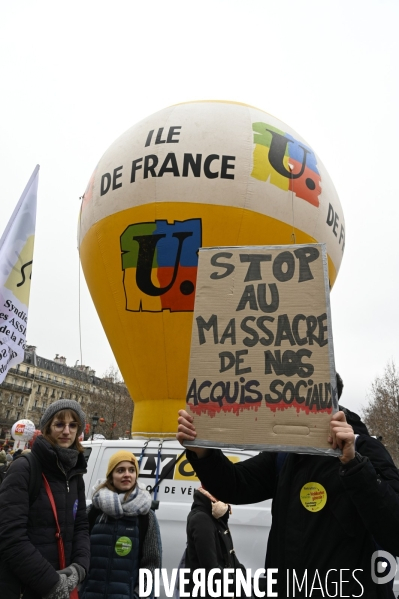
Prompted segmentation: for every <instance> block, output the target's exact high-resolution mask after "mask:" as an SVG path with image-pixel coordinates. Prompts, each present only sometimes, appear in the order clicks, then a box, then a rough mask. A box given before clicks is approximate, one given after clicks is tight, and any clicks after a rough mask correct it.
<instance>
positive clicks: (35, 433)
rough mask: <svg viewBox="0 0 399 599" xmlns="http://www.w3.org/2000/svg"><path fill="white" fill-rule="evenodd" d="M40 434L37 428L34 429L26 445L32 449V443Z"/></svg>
mask: <svg viewBox="0 0 399 599" xmlns="http://www.w3.org/2000/svg"><path fill="white" fill-rule="evenodd" d="M41 434H42V431H39V430H38V429H36V430H35V432H34V433H33V437H32V439H31V440H30V441H29V443H28V446H29V447H30V449H32V445H33V443H34V442H35V441H36V439H37V437H38V436H39V435H41Z"/></svg>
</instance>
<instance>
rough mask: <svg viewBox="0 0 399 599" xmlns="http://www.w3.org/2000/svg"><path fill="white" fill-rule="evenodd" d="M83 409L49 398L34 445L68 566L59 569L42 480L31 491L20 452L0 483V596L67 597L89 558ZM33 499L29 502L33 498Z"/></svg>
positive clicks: (52, 522)
mask: <svg viewBox="0 0 399 599" xmlns="http://www.w3.org/2000/svg"><path fill="white" fill-rule="evenodd" d="M84 427H85V414H84V412H83V411H82V409H81V407H80V405H79V404H78V402H76V401H73V400H70V399H61V400H59V401H56V402H54V403H52V404H51V405H50V406H49V407H48V408H47V410H46V411H45V412H44V414H43V416H42V419H41V421H40V429H41V431H42V433H43V434H42V436H40V437H38V438H37V439H36V441H35V442H34V444H33V446H32V452H31V456H29V457H30V458H32V459H34V460H37V462H38V464H39V465H40V470H41V472H42V473H43V475H44V476H45V478H46V479H47V481H48V483H49V486H50V489H51V491H52V494H53V497H54V501H55V506H56V510H57V517H58V522H59V525H60V528H61V537H62V540H63V544H64V551H65V563H66V566H67V567H66V569H63V570H61V566H60V558H59V551H58V546H57V539H56V523H55V518H54V513H53V511H52V508H51V504H50V501H49V497H48V495H47V492H46V489H45V486H44V482H43V481H42V484H41V486H40V491H39V494H38V496H37V497H36V498H32V497H30V496H29V488H30V487H29V481H30V475H31V469H30V463H29V461H28V459H27V458H26V456H21V457H20V458H19V459H18V460H16V461H15V462H13V463H12V466H11V467H10V469H9V471H8V472H7V476H6V477H5V479H4V482H3V483H2V485H1V486H0V597H1V598H3V597H4V599H20V597H22V598H23V599H69V597H70V593H71V591H73V590H74V589H75V588H76V587H77V585H78V584H79V583H80V582H81V581H82V580H83V579H84V578H85V576H86V572H87V570H88V568H89V562H90V541H89V525H88V520H87V514H86V501H85V489H84V482H83V477H82V475H83V474H84V473H85V472H86V461H85V459H84V456H83V447H82V446H81V445H80V443H79V440H78V437H79V434H80V433H81V431H82V430H84ZM33 499H34V501H33V503H32V500H33Z"/></svg>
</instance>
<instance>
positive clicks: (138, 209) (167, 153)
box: [78, 101, 345, 434]
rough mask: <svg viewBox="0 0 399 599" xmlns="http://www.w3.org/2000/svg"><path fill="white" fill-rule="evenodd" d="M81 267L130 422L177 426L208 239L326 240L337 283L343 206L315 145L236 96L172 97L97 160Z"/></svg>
mask: <svg viewBox="0 0 399 599" xmlns="http://www.w3.org/2000/svg"><path fill="white" fill-rule="evenodd" d="M78 235H79V247H80V257H81V262H82V267H83V271H84V274H85V277H86V281H87V284H88V287H89V289H90V293H91V295H92V298H93V301H94V303H95V306H96V308H97V311H98V314H99V317H100V319H101V322H102V324H103V326H104V329H105V332H106V334H107V337H108V340H109V342H110V344H111V347H112V349H113V352H114V354H115V357H116V360H117V362H118V365H119V368H120V370H121V373H122V375H123V377H124V380H125V382H126V384H127V386H128V389H129V392H130V394H131V396H132V398H133V400H134V402H135V410H134V418H133V425H132V430H133V431H134V432H136V433H138V432H143V433H163V434H166V433H169V432H170V433H173V432H174V431H175V430H176V413H177V410H178V409H179V408H182V407H184V405H185V394H186V385H187V375H188V364H189V353H190V341H191V325H192V313H193V307H194V296H195V283H196V271H197V260H198V256H197V250H198V248H199V247H200V246H202V247H208V246H240V245H269V244H290V243H292V244H294V243H315V242H324V243H326V244H327V253H328V267H329V278H330V284H331V286H332V285H333V284H334V281H335V279H336V276H337V273H338V270H339V267H340V263H341V259H342V253H343V250H344V245H345V223H344V217H343V213H342V208H341V205H340V202H339V199H338V196H337V193H336V191H335V189H334V186H333V184H332V182H331V179H330V177H329V176H328V174H327V172H326V170H325V168H324V166H323V164H322V163H321V161H320V159H319V158H318V156H317V155H316V154H315V152H314V150H313V149H312V147H311V146H310V145H309V144H308V143H306V142H305V141H304V140H303V139H302V137H300V136H299V135H298V134H297V133H296V132H295V131H293V130H292V129H291V128H290V127H289V126H288V125H285V124H284V123H282V122H281V121H279V120H277V119H276V118H274V117H273V116H271V115H269V114H267V113H266V112H263V111H261V110H258V109H256V108H253V107H250V106H246V105H243V104H238V103H233V102H216V101H210V102H191V103H186V104H180V105H177V106H171V107H169V108H166V109H164V110H161V111H160V112H157V113H156V114H154V115H152V116H150V117H148V118H146V119H144V120H143V121H141V122H140V123H138V124H137V125H135V126H133V127H132V128H131V129H129V130H128V131H127V132H126V133H124V134H123V135H122V136H121V137H119V139H117V140H116V141H115V142H114V144H113V145H112V146H111V147H110V148H109V149H108V150H107V151H106V153H105V154H104V155H103V157H102V158H101V160H100V161H99V163H98V165H97V167H96V169H95V171H94V173H93V175H92V177H91V179H90V181H89V184H88V187H87V190H86V192H85V194H84V198H83V202H82V209H81V215H80V223H79V234H78Z"/></svg>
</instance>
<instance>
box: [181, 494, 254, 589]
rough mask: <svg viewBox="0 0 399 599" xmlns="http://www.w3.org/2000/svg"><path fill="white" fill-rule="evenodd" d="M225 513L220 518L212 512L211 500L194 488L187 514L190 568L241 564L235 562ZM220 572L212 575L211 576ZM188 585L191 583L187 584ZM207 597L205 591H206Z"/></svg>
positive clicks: (187, 557) (227, 514) (223, 566)
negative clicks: (215, 516)
mask: <svg viewBox="0 0 399 599" xmlns="http://www.w3.org/2000/svg"><path fill="white" fill-rule="evenodd" d="M228 518H229V513H228V512H226V514H225V515H224V516H222V517H221V518H214V517H213V516H212V503H211V500H210V499H209V498H208V497H206V495H204V494H203V493H201V492H200V491H195V492H194V502H193V504H192V507H191V511H190V513H189V515H188V517H187V554H186V564H185V567H189V568H190V569H191V570H195V569H197V568H205V570H206V572H207V574H208V573H209V571H210V570H212V568H219V569H220V570H221V571H223V570H224V569H225V568H234V569H237V568H240V569H241V568H243V566H242V565H241V564H240V563H239V561H238V559H237V557H236V555H235V551H234V547H233V540H232V538H231V533H230V530H229V527H228V525H227V523H228ZM216 579H218V580H220V579H221V576H215V580H216ZM189 589H190V590H191V589H192V583H191V585H189ZM206 596H207V597H208V595H206Z"/></svg>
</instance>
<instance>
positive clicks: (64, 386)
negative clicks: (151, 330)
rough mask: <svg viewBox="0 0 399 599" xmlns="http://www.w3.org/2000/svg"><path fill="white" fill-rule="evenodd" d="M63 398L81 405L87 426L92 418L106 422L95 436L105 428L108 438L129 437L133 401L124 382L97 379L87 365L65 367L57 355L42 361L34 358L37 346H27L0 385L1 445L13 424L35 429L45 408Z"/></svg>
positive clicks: (108, 378)
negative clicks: (23, 422)
mask: <svg viewBox="0 0 399 599" xmlns="http://www.w3.org/2000/svg"><path fill="white" fill-rule="evenodd" d="M64 398H66V399H74V400H76V401H78V402H79V403H80V404H81V405H82V408H83V410H84V412H85V413H86V419H87V422H88V423H89V424H90V423H91V418H92V416H94V415H98V417H100V418H104V419H105V422H104V425H103V426H102V423H100V425H99V426H97V430H96V432H97V433H104V432H105V429H107V430H108V435H105V436H106V437H107V438H108V437H110V436H111V438H118V437H119V436H127V435H128V433H129V431H130V426H131V419H132V414H133V402H132V400H131V397H130V395H129V392H128V390H127V388H126V386H125V384H124V383H123V382H114V380H113V378H112V377H107V378H99V377H97V376H95V372H94V370H92V369H91V368H90V367H88V366H74V367H71V366H67V365H66V358H64V357H63V356H59V355H58V354H57V355H56V357H55V358H54V360H49V359H48V358H43V357H41V356H38V355H37V353H36V347H34V346H31V345H27V346H26V349H25V357H24V361H23V362H22V363H21V364H18V365H17V366H16V367H14V368H10V370H9V371H8V373H7V376H6V378H5V380H4V381H3V383H2V384H0V443H2V441H3V442H4V440H6V439H8V438H9V437H10V430H11V427H12V425H13V424H14V422H16V421H17V420H21V419H22V418H28V419H29V420H31V421H32V422H34V424H35V425H36V428H37V427H38V426H39V422H40V418H41V416H42V414H43V412H44V411H45V410H46V408H47V407H48V406H49V405H50V404H51V403H53V402H54V401H56V400H58V399H64ZM110 409H111V412H110ZM103 413H104V414H103ZM107 419H108V425H109V426H108V427H107ZM110 419H112V423H110V422H109V420H110ZM102 429H104V430H102ZM110 431H111V432H110ZM87 432H88V431H87Z"/></svg>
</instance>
